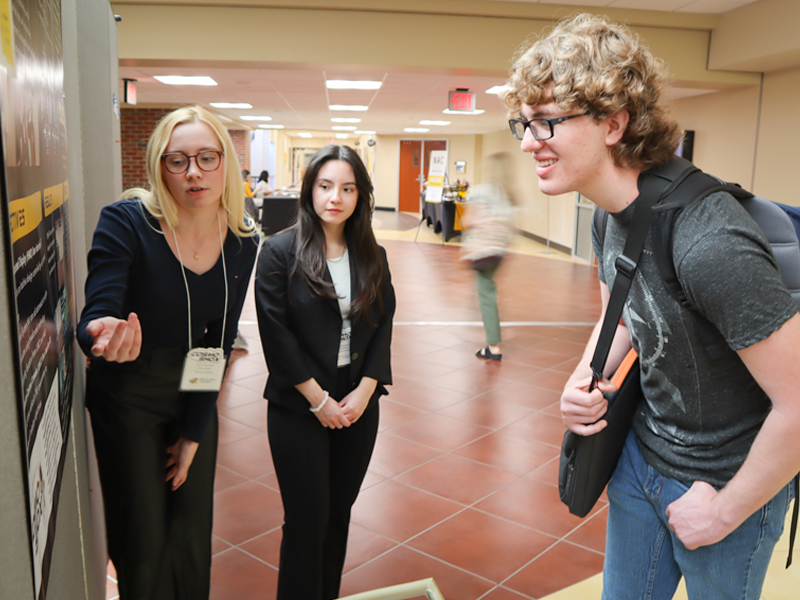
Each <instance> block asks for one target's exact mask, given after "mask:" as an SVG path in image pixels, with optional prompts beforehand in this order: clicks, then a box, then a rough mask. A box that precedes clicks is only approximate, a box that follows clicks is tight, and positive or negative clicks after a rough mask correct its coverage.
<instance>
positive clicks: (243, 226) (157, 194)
mask: <svg viewBox="0 0 800 600" xmlns="http://www.w3.org/2000/svg"><path fill="white" fill-rule="evenodd" d="M186 123H205V124H206V125H208V126H209V127H211V129H212V130H213V131H214V134H215V135H216V136H217V139H218V140H219V143H220V144H221V145H222V151H223V153H224V155H225V156H224V159H223V169H224V173H223V179H222V181H223V188H222V206H223V208H224V209H225V212H226V213H227V214H228V226H229V227H230V229H231V231H233V233H234V234H236V235H237V236H239V237H243V236H249V235H251V234H252V233H253V230H254V228H255V225H254V224H253V221H252V220H251V219H250V218H248V217H247V216H246V214H245V211H244V189H243V187H242V183H241V175H240V174H239V162H238V160H236V149H235V148H234V146H233V140H231V136H230V134H228V130H227V129H225V126H224V125H223V124H222V121H220V120H219V119H218V118H217V117H216V116H214V115H213V114H212V113H210V112H208V111H207V110H206V109H205V108H203V107H202V106H196V105H195V106H184V107H181V108H177V109H175V110H173V111H172V112H171V113H169V114H167V115H165V116H164V117H163V118H162V119H161V120H160V121H159V122H158V124H157V125H156V127H155V129H154V130H153V133H152V134H151V135H150V140H149V141H148V142H147V151H146V155H145V156H146V160H147V165H146V171H147V181H148V183H149V187H150V189H144V188H131V189H128V190H125V191H124V192H123V193H122V196H121V198H139V199H140V200H141V201H142V204H143V205H144V207H145V208H146V209H147V212H149V213H150V214H151V215H153V217H155V218H156V219H163V220H164V222H165V223H166V224H167V225H168V226H169V227H170V228H175V227H177V226H178V203H177V201H176V200H175V198H174V197H173V196H172V194H170V192H169V188H168V187H167V183H166V181H165V180H164V175H163V173H162V171H161V155H162V154H164V150H166V148H167V145H168V144H169V140H170V138H171V137H172V132H173V130H174V129H175V128H176V127H177V126H178V125H184V124H186Z"/></svg>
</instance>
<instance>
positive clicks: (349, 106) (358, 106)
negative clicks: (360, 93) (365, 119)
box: [328, 104, 369, 112]
mask: <svg viewBox="0 0 800 600" xmlns="http://www.w3.org/2000/svg"><path fill="white" fill-rule="evenodd" d="M328 110H350V111H353V112H364V111H365V110H369V106H364V105H363V104H331V105H330V106H328Z"/></svg>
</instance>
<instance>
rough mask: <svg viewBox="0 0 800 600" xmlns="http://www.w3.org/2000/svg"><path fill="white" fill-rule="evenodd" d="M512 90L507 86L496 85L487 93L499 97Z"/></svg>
mask: <svg viewBox="0 0 800 600" xmlns="http://www.w3.org/2000/svg"><path fill="white" fill-rule="evenodd" d="M510 89H511V88H510V87H509V86H507V85H494V86H492V87H490V88H489V89H488V90H486V93H487V94H497V95H498V96H499V95H500V94H505V93H506V92H507V91H508V90H510Z"/></svg>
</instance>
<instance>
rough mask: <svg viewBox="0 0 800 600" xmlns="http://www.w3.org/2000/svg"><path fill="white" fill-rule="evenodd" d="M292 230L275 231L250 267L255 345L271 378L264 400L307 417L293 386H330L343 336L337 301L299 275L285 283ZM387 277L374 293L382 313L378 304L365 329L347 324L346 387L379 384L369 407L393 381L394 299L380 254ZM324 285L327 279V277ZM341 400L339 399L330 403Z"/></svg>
mask: <svg viewBox="0 0 800 600" xmlns="http://www.w3.org/2000/svg"><path fill="white" fill-rule="evenodd" d="M296 240H297V232H296V231H295V230H294V229H289V230H287V231H284V232H281V233H279V234H277V235H275V236H273V237H271V238H270V239H268V240H267V241H265V242H264V244H263V245H262V247H261V253H260V254H259V257H258V267H257V269H256V280H255V290H256V312H257V314H258V328H259V331H260V333H261V344H262V346H263V348H264V357H265V358H266V360H267V368H268V369H269V378H268V379H267V387H266V389H265V390H264V397H265V398H266V399H267V400H269V401H270V402H275V403H276V404H279V405H282V406H286V407H287V408H293V409H297V410H303V411H308V409H309V403H308V400H306V398H305V397H304V396H303V395H302V394H301V393H300V392H299V391H298V390H297V389H296V388H295V387H294V386H295V385H297V384H299V383H302V382H304V381H307V380H309V379H311V378H312V377H313V378H314V379H316V380H317V382H318V383H319V384H320V386H322V389H325V390H328V391H331V392H332V391H333V390H334V388H335V385H336V374H337V370H338V368H337V366H336V363H337V358H338V355H339V341H340V338H341V333H342V316H341V313H340V311H339V304H338V302H337V301H336V300H332V299H327V298H322V297H321V296H319V295H318V294H316V293H314V292H313V291H311V289H310V288H309V287H308V285H307V284H306V283H305V281H304V280H303V278H302V276H301V275H300V274H299V273H296V274H295V276H294V277H292V278H291V280H290V278H289V272H290V270H291V266H292V265H293V264H294V262H295V257H296ZM352 254H353V253H352V252H350V257H351V262H350V266H351V278H350V281H351V293H352V296H351V297H354V295H355V291H354V290H355V285H356V276H355V275H356V274H355V269H354V268H353V263H352ZM381 259H382V260H383V264H384V269H385V270H384V272H385V276H384V279H383V282H382V283H381V287H380V295H381V298H382V300H383V314H381V311H380V309H379V308H378V306H377V303H375V304H373V306H371V307H370V308H369V319H370V321H371V322H372V323H373V326H368V325H367V324H366V323H364V322H363V321H362V320H361V319H358V320H357V321H353V322H352V324H351V325H352V329H351V334H350V353H351V355H350V383H351V385H352V386H353V387H355V386H357V385H358V383H359V382H360V381H361V378H362V377H372V378H373V379H376V380H377V381H378V386H377V388H376V389H375V393H374V394H373V396H372V398H371V399H370V403H372V402H375V401H377V399H378V398H379V397H380V396H382V395H384V394H387V393H388V392H387V391H386V388H385V387H384V386H385V385H390V384H391V383H392V368H391V355H390V350H391V342H392V317H393V316H394V311H395V295H394V288H393V287H392V281H391V276H390V274H389V264H388V262H387V260H386V251H385V250H384V249H383V248H381ZM326 279H328V280H329V281H330V273H328V274H327V277H326ZM336 400H341V398H336Z"/></svg>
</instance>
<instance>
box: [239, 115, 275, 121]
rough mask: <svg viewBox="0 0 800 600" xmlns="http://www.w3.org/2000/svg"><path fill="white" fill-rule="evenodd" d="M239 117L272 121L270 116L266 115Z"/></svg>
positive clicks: (249, 119)
mask: <svg viewBox="0 0 800 600" xmlns="http://www.w3.org/2000/svg"><path fill="white" fill-rule="evenodd" d="M239 118H240V119H241V120H242V121H272V117H268V116H267V115H260V116H259V115H241V116H240V117H239Z"/></svg>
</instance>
